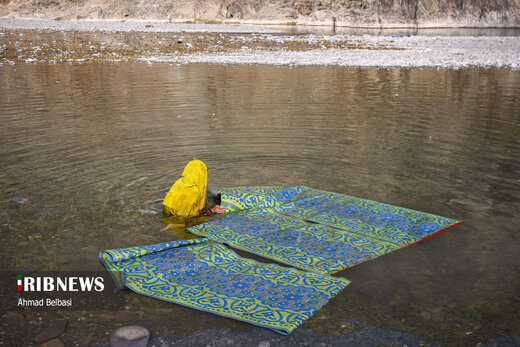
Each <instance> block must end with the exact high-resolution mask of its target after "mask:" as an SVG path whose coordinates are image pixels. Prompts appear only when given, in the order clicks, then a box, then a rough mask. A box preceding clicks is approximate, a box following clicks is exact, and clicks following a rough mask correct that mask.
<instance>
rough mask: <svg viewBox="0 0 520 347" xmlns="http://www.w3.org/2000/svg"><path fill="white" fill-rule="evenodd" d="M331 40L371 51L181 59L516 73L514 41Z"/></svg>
mask: <svg viewBox="0 0 520 347" xmlns="http://www.w3.org/2000/svg"><path fill="white" fill-rule="evenodd" d="M331 40H338V41H341V40H346V41H348V42H358V44H359V46H360V47H373V48H369V49H335V48H330V49H312V50H308V51H289V50H278V51H276V52H274V53H273V52H266V51H256V50H248V49H242V50H240V51H239V52H232V53H215V54H204V53H198V54H195V55H190V56H187V57H185V61H186V62H190V63H216V64H269V65H294V66H297V65H338V66H356V67H405V68H417V67H437V68H442V69H458V68H465V67H484V68H491V67H503V68H511V69H520V38H518V37H508V38H506V37H426V36H412V37H400V38H392V37H388V36H362V37H354V36H343V37H332V38H331Z"/></svg>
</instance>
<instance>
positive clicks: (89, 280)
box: [17, 274, 105, 292]
mask: <svg viewBox="0 0 520 347" xmlns="http://www.w3.org/2000/svg"><path fill="white" fill-rule="evenodd" d="M104 281H105V279H104V278H103V277H101V276H98V277H78V276H72V277H49V276H44V277H41V276H38V277H27V276H26V277H22V275H20V274H18V277H17V286H18V291H19V292H23V291H26V292H52V291H62V292H77V291H82V292H86V291H88V292H91V291H93V290H95V291H97V292H102V291H103V290H104V289H105V284H104Z"/></svg>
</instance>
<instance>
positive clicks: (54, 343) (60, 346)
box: [41, 339, 65, 347]
mask: <svg viewBox="0 0 520 347" xmlns="http://www.w3.org/2000/svg"><path fill="white" fill-rule="evenodd" d="M41 347H65V344H64V343H63V342H62V341H61V340H60V339H53V340H50V341H47V342H45V343H43V344H42V345H41Z"/></svg>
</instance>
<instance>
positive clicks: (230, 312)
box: [100, 186, 461, 334]
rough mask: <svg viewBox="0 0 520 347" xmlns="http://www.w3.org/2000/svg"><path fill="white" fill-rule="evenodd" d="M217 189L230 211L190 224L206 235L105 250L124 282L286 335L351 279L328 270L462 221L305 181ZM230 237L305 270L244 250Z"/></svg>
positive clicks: (107, 263) (245, 247)
mask: <svg viewBox="0 0 520 347" xmlns="http://www.w3.org/2000/svg"><path fill="white" fill-rule="evenodd" d="M215 193H221V194H222V204H223V205H224V206H225V207H226V210H227V211H229V212H228V213H226V214H225V215H223V216H219V217H216V218H215V219H213V220H211V221H208V222H205V223H202V224H199V225H196V226H193V227H191V228H189V229H186V231H188V232H191V233H193V234H196V235H199V236H203V237H204V238H201V239H194V240H183V241H173V242H168V243H162V244H157V245H151V246H142V247H133V248H125V249H117V250H108V251H102V252H101V253H100V258H101V261H102V262H103V264H104V265H105V266H106V267H107V269H108V270H109V271H110V272H111V273H112V275H113V277H114V279H115V281H116V282H117V284H118V285H119V286H120V287H122V288H129V289H131V290H133V291H134V292H136V293H140V294H144V295H148V296H151V297H154V298H157V299H161V300H165V301H169V302H174V303H178V304H181V305H185V306H188V307H192V308H195V309H198V310H202V311H207V312H212V313H215V314H218V315H222V316H226V317H230V318H234V319H238V320H242V321H246V322H249V323H252V324H255V325H259V326H262V327H266V328H269V329H272V330H274V331H277V332H279V333H282V334H288V333H290V332H291V331H292V330H294V329H295V328H296V327H298V326H299V325H300V324H301V323H303V322H304V321H305V320H306V319H307V318H309V317H310V316H312V315H313V314H314V312H316V311H317V310H319V309H320V308H321V307H322V306H323V305H325V304H326V303H327V302H328V300H330V299H331V298H333V297H334V296H335V295H337V294H338V293H339V292H340V291H341V290H342V289H343V288H345V287H346V286H347V285H348V284H349V281H348V280H346V279H344V278H340V277H333V276H330V274H333V273H336V272H338V271H341V270H343V269H346V268H349V267H351V266H354V265H357V264H359V263H362V262H364V261H367V260H370V259H373V258H376V257H378V256H381V255H384V254H386V253H389V252H392V251H395V250H397V249H400V248H403V247H407V246H410V245H412V244H414V243H417V242H420V241H422V240H424V239H426V238H428V237H431V236H433V235H435V234H437V233H439V232H441V231H444V230H446V229H448V228H450V227H453V226H455V225H457V224H459V223H461V222H460V221H458V220H455V219H451V218H445V217H440V216H436V215H432V214H428V213H424V212H418V211H414V210H410V209H406V208H402V207H396V206H392V205H387V204H383V203H378V202H375V201H370V200H365V199H359V198H355V197H351V196H347V195H343V194H337V193H330V192H325V191H320V190H316V189H311V188H309V187H304V186H298V187H290V188H281V187H236V188H224V189H220V190H217V191H216V192H215ZM223 244H228V245H229V246H232V247H235V248H237V249H242V250H245V251H247V252H250V253H253V254H257V255H260V256H262V257H265V258H269V259H274V260H276V261H279V262H281V263H284V264H287V265H290V266H293V267H295V268H299V269H302V270H306V271H302V270H296V269H293V268H286V267H281V266H278V265H275V264H265V263H261V262H257V261H254V260H251V259H245V258H242V257H240V256H238V255H237V254H236V253H235V252H233V251H232V250H230V249H228V248H226V247H225V246H224V245H223Z"/></svg>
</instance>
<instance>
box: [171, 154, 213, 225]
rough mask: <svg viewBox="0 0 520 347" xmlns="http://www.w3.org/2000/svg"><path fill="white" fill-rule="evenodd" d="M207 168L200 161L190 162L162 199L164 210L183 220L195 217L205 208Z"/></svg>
mask: <svg viewBox="0 0 520 347" xmlns="http://www.w3.org/2000/svg"><path fill="white" fill-rule="evenodd" d="M207 185H208V168H207V167H206V164H204V163H203V162H202V161H200V160H192V161H190V162H189V163H188V164H187V165H186V167H185V168H184V171H183V173H182V177H181V178H179V179H178V180H177V181H176V182H175V183H174V185H173V186H172V187H171V188H170V191H169V192H168V194H166V197H165V198H164V201H163V205H164V209H165V210H166V211H168V212H169V213H171V214H173V215H177V216H180V217H184V218H190V217H196V216H198V215H199V212H200V211H201V210H202V209H204V207H206V200H207V195H206V194H207V193H206V187H207Z"/></svg>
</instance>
